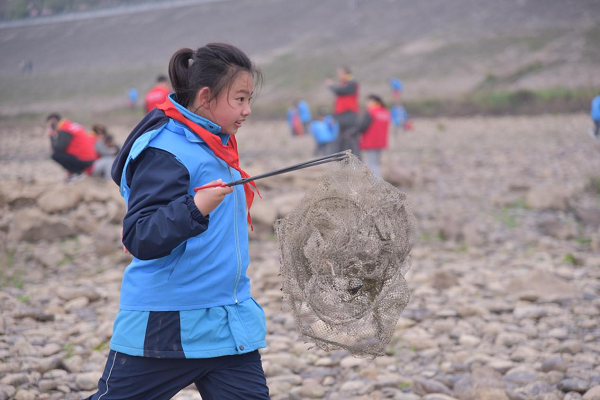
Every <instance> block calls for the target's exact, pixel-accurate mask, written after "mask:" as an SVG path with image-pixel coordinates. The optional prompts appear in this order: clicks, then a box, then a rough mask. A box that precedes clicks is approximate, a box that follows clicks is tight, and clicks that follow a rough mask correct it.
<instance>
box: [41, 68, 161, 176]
mask: <svg viewBox="0 0 600 400" xmlns="http://www.w3.org/2000/svg"><path fill="white" fill-rule="evenodd" d="M170 92H171V89H170V88H169V81H168V79H167V77H166V76H164V75H159V76H158V77H157V78H156V82H155V85H154V87H153V88H152V89H150V90H149V91H148V92H147V93H146V95H145V96H144V109H145V111H146V113H148V112H150V111H151V110H152V109H153V108H155V107H156V106H157V105H159V104H162V103H164V101H165V100H166V98H167V96H168V95H169V93H170ZM138 96H139V94H138V91H137V89H135V88H131V89H129V91H128V105H129V107H130V108H135V107H136V105H137V99H138ZM46 134H47V136H48V137H49V138H50V145H51V149H52V159H53V160H54V161H56V162H57V163H58V164H60V166H62V167H63V168H64V169H65V170H66V171H67V181H77V180H80V179H83V178H85V177H86V176H95V177H99V178H102V179H110V171H111V168H112V164H113V162H114V160H115V157H116V155H117V154H118V152H119V149H120V148H119V146H117V145H116V144H115V140H114V137H113V136H112V135H111V134H109V132H108V130H107V128H106V126H104V125H102V124H94V125H92V127H91V129H90V131H89V132H88V131H87V130H86V129H85V128H84V127H83V126H82V125H81V124H78V123H76V122H73V121H70V120H68V119H66V118H63V117H62V116H61V115H60V114H58V113H52V114H50V115H48V116H47V117H46Z"/></svg>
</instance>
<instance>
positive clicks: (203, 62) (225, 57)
mask: <svg viewBox="0 0 600 400" xmlns="http://www.w3.org/2000/svg"><path fill="white" fill-rule="evenodd" d="M240 72H248V73H250V74H252V76H253V77H255V86H256V84H257V83H258V82H262V73H261V72H260V70H258V69H257V68H256V66H255V65H254V63H252V61H250V59H249V58H248V56H247V55H246V54H245V53H244V52H243V51H241V50H240V49H238V48H237V47H235V46H233V45H230V44H227V43H209V44H207V45H206V46H204V47H200V48H199V49H198V50H196V51H193V50H192V49H188V48H184V49H180V50H177V51H176V52H175V54H173V56H172V57H171V61H170V62H169V78H170V79H171V85H172V86H173V90H174V91H175V95H176V96H177V102H178V103H179V104H181V105H182V106H184V107H186V108H187V107H189V106H191V105H192V103H193V102H194V98H195V97H196V94H197V93H198V91H199V90H200V89H202V88H205V87H208V88H209V89H210V92H211V98H210V100H212V99H214V98H216V97H217V96H218V95H219V93H221V91H222V90H223V89H225V88H227V90H229V89H230V88H231V85H232V84H233V82H234V81H235V78H236V77H237V75H238V74H239V73H240Z"/></svg>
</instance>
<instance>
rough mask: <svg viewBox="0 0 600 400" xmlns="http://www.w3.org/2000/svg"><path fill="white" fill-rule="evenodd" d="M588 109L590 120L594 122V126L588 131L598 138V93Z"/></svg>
mask: <svg viewBox="0 0 600 400" xmlns="http://www.w3.org/2000/svg"><path fill="white" fill-rule="evenodd" d="M591 108H592V109H591V111H590V116H591V117H592V121H593V122H594V127H593V128H592V130H591V131H590V133H591V135H592V137H593V138H594V139H596V140H598V136H599V135H600V94H599V95H598V96H596V97H594V99H593V100H592V107H591Z"/></svg>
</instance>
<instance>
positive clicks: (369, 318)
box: [275, 155, 415, 357]
mask: <svg viewBox="0 0 600 400" xmlns="http://www.w3.org/2000/svg"><path fill="white" fill-rule="evenodd" d="M275 232H276V234H277V238H278V240H279V246H280V250H281V276H282V279H283V288H282V290H283V292H284V297H285V299H286V300H287V302H288V303H289V305H290V307H291V309H292V312H293V314H294V319H295V321H296V326H297V329H298V332H300V334H302V335H303V336H304V337H306V338H308V340H310V341H312V342H314V343H315V344H316V345H317V346H318V347H319V348H321V349H324V350H326V351H330V350H333V349H346V350H348V351H349V352H351V353H352V354H353V355H355V356H362V357H373V356H380V355H383V354H384V353H385V349H386V347H387V345H388V344H389V342H390V340H391V338H392V334H393V332H394V327H395V325H396V322H397V321H398V318H399V317H400V313H401V312H402V310H403V309H404V307H406V305H407V304H408V300H409V297H410V293H409V289H408V286H407V284H406V280H405V278H404V275H405V274H406V272H407V271H408V270H409V268H410V256H409V253H410V250H411V248H412V245H413V241H414V232H415V223H414V217H413V215H412V213H411V211H410V208H409V206H408V203H407V201H406V196H405V195H404V194H403V193H402V192H400V191H399V190H398V189H396V188H395V187H393V186H392V185H390V184H389V183H387V182H385V181H383V180H381V179H378V178H377V177H375V176H374V175H373V174H372V173H371V172H370V171H369V170H368V169H367V168H366V167H365V166H364V165H363V164H362V163H361V162H360V161H359V160H358V159H357V158H356V157H355V156H353V155H350V157H349V158H348V159H346V160H344V161H341V162H336V163H333V164H330V165H329V166H328V167H327V168H326V172H325V173H324V174H323V176H321V177H320V178H319V179H318V180H316V181H315V183H314V185H313V186H312V187H311V188H310V189H309V190H308V191H307V193H306V195H305V196H304V198H303V199H302V201H301V202H300V204H299V205H298V206H297V207H296V209H295V210H294V211H292V212H291V213H290V214H288V215H287V216H286V217H285V218H284V219H281V220H278V221H277V222H276V224H275Z"/></svg>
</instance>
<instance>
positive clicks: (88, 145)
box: [57, 119, 98, 161]
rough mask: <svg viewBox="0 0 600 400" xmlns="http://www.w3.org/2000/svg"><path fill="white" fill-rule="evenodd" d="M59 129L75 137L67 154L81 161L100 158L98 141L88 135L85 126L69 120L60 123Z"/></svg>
mask: <svg viewBox="0 0 600 400" xmlns="http://www.w3.org/2000/svg"><path fill="white" fill-rule="evenodd" d="M57 129H58V130H59V131H64V132H67V133H70V134H71V136H72V137H73V138H72V139H71V142H69V145H68V146H67V148H66V150H65V153H67V154H70V155H72V156H75V157H77V158H78V159H79V160H81V161H93V160H96V159H97V158H98V153H96V139H95V138H94V137H92V136H90V135H88V134H87V132H86V130H85V128H84V127H83V126H81V125H79V124H77V123H75V122H71V121H69V120H68V119H62V120H61V121H60V122H59V123H58V126H57Z"/></svg>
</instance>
